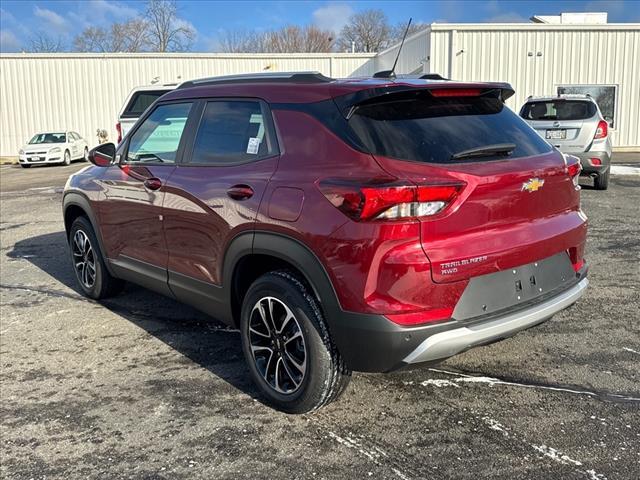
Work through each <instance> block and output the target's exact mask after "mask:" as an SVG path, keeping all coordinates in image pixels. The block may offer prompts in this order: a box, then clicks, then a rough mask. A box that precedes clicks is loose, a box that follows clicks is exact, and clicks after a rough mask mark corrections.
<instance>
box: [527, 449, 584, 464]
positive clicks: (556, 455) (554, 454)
mask: <svg viewBox="0 0 640 480" xmlns="http://www.w3.org/2000/svg"><path fill="white" fill-rule="evenodd" d="M531 446H532V447H533V449H534V450H537V451H538V452H540V453H542V454H543V455H544V456H545V457H549V458H551V459H552V460H555V461H556V462H559V463H563V464H565V465H569V464H573V465H576V466H578V467H580V466H582V462H579V461H577V460H574V459H573V458H570V457H569V456H568V455H565V454H564V453H562V452H560V451H558V450H556V449H555V448H551V447H548V446H546V445H531Z"/></svg>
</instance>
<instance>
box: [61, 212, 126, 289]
mask: <svg viewBox="0 0 640 480" xmlns="http://www.w3.org/2000/svg"><path fill="white" fill-rule="evenodd" d="M82 236H84V237H85V238H86V239H87V241H88V242H89V248H86V247H84V248H83V247H82V246H81V245H80V243H81V242H78V241H77V240H76V239H79V238H81V237H82ZM89 252H92V254H91V256H90V257H89V256H85V257H83V256H82V255H79V253H80V254H85V255H86V254H87V253H89ZM69 254H70V256H71V265H72V267H73V271H74V272H75V274H76V280H78V284H79V286H80V290H81V291H82V293H83V294H84V295H86V296H87V297H89V298H93V299H95V300H100V299H102V298H108V297H112V296H113V295H116V294H118V293H119V292H120V291H121V290H122V288H123V287H124V282H123V281H122V280H120V279H118V278H115V277H112V276H111V274H110V273H109V271H108V270H107V268H106V266H105V264H104V257H103V256H102V252H101V251H100V245H99V244H98V240H97V239H96V234H95V232H94V231H93V227H92V226H91V222H90V221H89V220H88V219H87V217H78V218H76V219H75V220H74V221H73V224H72V225H71V229H70V230H69ZM83 261H84V268H82V267H78V263H83ZM91 261H92V262H93V268H90V267H89V265H90V264H91ZM85 271H86V272H88V273H87V277H84V278H83V272H85ZM91 272H93V279H92V281H91V282H89V281H88V280H89V279H90V277H91Z"/></svg>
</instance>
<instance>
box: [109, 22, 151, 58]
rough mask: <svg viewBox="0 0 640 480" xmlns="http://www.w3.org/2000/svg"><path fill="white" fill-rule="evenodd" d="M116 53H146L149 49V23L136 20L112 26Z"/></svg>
mask: <svg viewBox="0 0 640 480" xmlns="http://www.w3.org/2000/svg"><path fill="white" fill-rule="evenodd" d="M111 37H112V42H113V44H112V47H113V51H114V52H144V51H145V50H148V49H149V22H147V21H146V20H143V19H142V18H134V19H132V20H129V21H127V22H124V23H114V24H113V25H111Z"/></svg>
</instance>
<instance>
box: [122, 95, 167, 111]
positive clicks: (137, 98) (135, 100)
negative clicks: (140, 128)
mask: <svg viewBox="0 0 640 480" xmlns="http://www.w3.org/2000/svg"><path fill="white" fill-rule="evenodd" d="M167 91H168V90H146V91H143V92H136V93H134V94H133V96H132V97H131V100H129V103H128V104H127V108H125V109H124V112H123V113H122V116H123V117H139V116H141V115H142V114H143V113H144V111H145V110H146V109H147V108H149V107H150V106H151V104H152V103H153V102H155V101H156V100H157V99H158V98H160V97H161V96H162V95H164V94H165V93H167Z"/></svg>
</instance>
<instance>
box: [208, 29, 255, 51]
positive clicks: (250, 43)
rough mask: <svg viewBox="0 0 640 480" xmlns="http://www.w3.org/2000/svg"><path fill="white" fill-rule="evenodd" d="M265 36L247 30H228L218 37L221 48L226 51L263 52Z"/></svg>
mask: <svg viewBox="0 0 640 480" xmlns="http://www.w3.org/2000/svg"><path fill="white" fill-rule="evenodd" d="M263 36H264V35H259V34H257V33H256V32H248V31H246V30H227V31H225V32H224V33H223V34H222V35H220V37H219V39H218V43H219V45H220V46H219V48H220V51H221V52H225V53H256V52H262V51H264V50H263V45H262V40H263Z"/></svg>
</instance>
